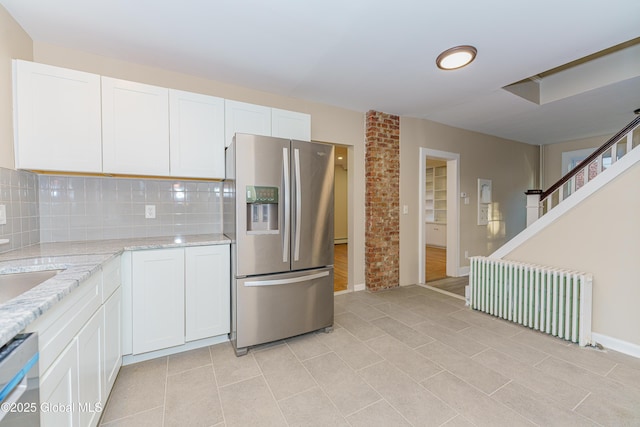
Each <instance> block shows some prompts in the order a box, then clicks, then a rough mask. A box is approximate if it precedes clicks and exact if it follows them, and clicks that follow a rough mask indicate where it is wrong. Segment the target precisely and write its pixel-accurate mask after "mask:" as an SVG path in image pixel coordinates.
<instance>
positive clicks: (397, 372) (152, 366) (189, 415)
mask: <svg viewBox="0 0 640 427" xmlns="http://www.w3.org/2000/svg"><path fill="white" fill-rule="evenodd" d="M101 423H102V424H103V425H104V426H305V425H309V426H334V425H335V426H340V425H344V426H349V425H351V426H366V427H372V426H385V427H386V426H410V425H420V426H422V425H425V426H427V425H428V426H430V425H433V426H448V427H451V426H470V425H490V426H500V425H504V426H518V425H539V426H553V425H557V426H570V425H571V426H572V425H603V426H623V425H625V426H632V425H640V359H635V358H632V357H629V356H625V355H623V354H620V353H616V352H612V351H601V350H597V349H593V348H586V349H585V348H579V347H577V346H576V345H573V344H568V343H566V342H565V341H562V340H560V339H557V338H552V337H549V336H547V335H544V334H541V333H538V332H534V331H531V330H529V329H527V328H524V327H521V326H518V325H514V324H512V323H508V322H505V321H501V320H497V319H495V318H493V317H490V316H488V315H485V314H482V313H478V312H473V311H470V310H468V309H467V308H465V307H464V305H463V302H462V301H461V300H459V299H455V298H452V297H450V296H447V295H443V294H441V293H438V292H436V291H432V290H428V289H425V288H422V287H419V286H410V287H403V288H399V289H395V290H391V291H387V292H383V293H377V294H372V293H368V292H357V293H350V294H343V295H339V296H337V297H336V299H335V330H334V331H333V332H332V333H329V334H325V333H312V334H307V335H305V336H302V337H297V338H294V339H289V340H286V341H283V342H279V343H275V344H272V345H268V346H264V347H261V348H258V349H253V350H251V351H249V354H248V355H246V356H244V357H240V358H236V357H235V355H234V354H233V350H232V349H231V346H230V344H229V343H224V344H219V345H216V346H212V347H208V348H203V349H199V350H193V351H189V352H185V353H182V354H178V355H174V356H169V357H163V358H159V359H155V360H152V361H148V362H143V363H139V364H135V365H130V366H126V367H123V368H122V370H121V371H120V374H119V376H118V380H117V382H116V385H115V387H114V390H113V392H112V395H111V398H110V400H109V402H108V404H107V407H106V409H105V412H104V414H103V416H102V420H101Z"/></svg>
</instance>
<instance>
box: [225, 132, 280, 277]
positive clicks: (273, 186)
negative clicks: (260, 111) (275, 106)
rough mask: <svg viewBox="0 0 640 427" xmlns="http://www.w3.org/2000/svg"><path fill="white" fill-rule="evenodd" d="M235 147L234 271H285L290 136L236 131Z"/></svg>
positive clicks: (249, 273)
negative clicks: (287, 137) (284, 137)
mask: <svg viewBox="0 0 640 427" xmlns="http://www.w3.org/2000/svg"><path fill="white" fill-rule="evenodd" d="M233 149H234V150H235V170H234V172H235V193H236V194H235V197H236V206H235V209H236V227H237V231H236V236H235V237H236V250H237V254H236V262H237V271H236V274H235V275H236V276H247V275H256V274H268V273H278V272H284V271H289V270H290V268H291V257H290V243H291V225H290V224H291V222H290V214H291V198H290V194H291V176H290V173H291V166H290V160H289V159H290V152H291V148H290V141H289V140H286V139H281V138H272V137H266V136H255V135H246V134H240V133H238V134H236V137H235V147H234V148H233ZM272 198H275V199H272Z"/></svg>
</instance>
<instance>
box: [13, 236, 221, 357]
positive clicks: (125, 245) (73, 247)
mask: <svg viewBox="0 0 640 427" xmlns="http://www.w3.org/2000/svg"><path fill="white" fill-rule="evenodd" d="M229 243H231V240H230V239H228V238H227V237H226V236H224V235H223V234H204V235H192V236H167V237H153V238H140V239H115V240H104V241H100V240H98V241H90V242H61V243H42V244H37V245H32V246H28V247H25V248H22V249H19V250H16V251H11V252H5V253H2V254H0V274H12V273H24V272H32V271H43V270H62V271H60V272H59V273H58V274H56V275H55V276H53V277H52V278H50V279H48V280H46V281H44V282H42V283H40V284H39V285H37V286H35V287H34V288H32V289H30V290H28V291H27V292H25V293H23V294H21V295H19V296H17V297H15V298H13V299H11V300H9V301H6V302H5V303H3V304H0V346H3V345H5V344H6V343H7V342H9V341H10V340H11V339H12V338H13V337H14V336H15V335H16V334H18V333H20V332H22V331H24V329H25V328H27V327H28V326H29V324H31V323H32V322H33V321H35V320H36V319H37V318H38V317H40V316H41V315H42V314H44V313H45V312H47V311H48V310H49V309H51V307H53V306H54V305H55V304H56V303H58V302H59V301H61V300H62V299H64V297H66V296H67V295H68V294H70V293H71V292H72V291H73V290H74V289H76V288H77V287H79V286H80V283H82V282H83V281H85V280H86V279H88V278H89V277H90V276H91V275H93V274H94V273H96V272H97V271H99V270H100V268H101V266H102V265H103V264H105V263H106V262H108V261H109V260H111V259H112V258H114V257H116V256H118V255H120V254H122V252H124V251H136V250H148V249H164V248H177V247H190V246H205V245H218V244H229Z"/></svg>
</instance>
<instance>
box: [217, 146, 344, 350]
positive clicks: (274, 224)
mask: <svg viewBox="0 0 640 427" xmlns="http://www.w3.org/2000/svg"><path fill="white" fill-rule="evenodd" d="M226 157H227V158H226V162H227V163H226V165H227V177H226V179H225V183H224V202H223V205H224V213H223V215H224V221H223V222H224V232H225V234H226V235H227V236H229V237H230V238H231V239H232V243H231V265H232V288H231V304H232V305H231V316H232V318H231V335H230V338H231V342H232V343H233V346H234V349H235V351H236V355H242V354H246V352H247V351H248V348H249V347H251V346H255V345H257V344H262V343H266V342H270V341H276V340H280V339H284V338H288V337H292V336H295V335H300V334H304V333H307V332H311V331H315V330H318V329H323V328H324V329H331V327H332V325H333V208H334V207H333V179H334V164H333V146H332V145H329V144H320V143H312V142H304V141H295V140H288V139H282V138H273V137H266V136H256V135H247V134H236V136H235V138H234V141H233V143H232V144H231V145H230V146H229V147H227V150H226Z"/></svg>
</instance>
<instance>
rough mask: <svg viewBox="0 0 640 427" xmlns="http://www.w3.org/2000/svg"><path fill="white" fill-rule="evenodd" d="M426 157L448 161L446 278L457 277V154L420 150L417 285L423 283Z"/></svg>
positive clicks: (458, 178)
mask: <svg viewBox="0 0 640 427" xmlns="http://www.w3.org/2000/svg"><path fill="white" fill-rule="evenodd" d="M427 157H430V158H435V159H438V160H445V161H446V162H447V276H452V277H459V276H460V198H459V197H458V195H459V194H460V154H458V153H451V152H448V151H441V150H433V149H431V148H425V147H420V174H419V175H420V178H419V179H420V182H419V185H418V189H419V193H418V194H419V198H418V200H420V209H419V215H418V221H419V223H418V257H419V262H418V283H421V284H424V283H425V270H426V265H425V255H426V254H425V246H426V244H427V242H426V239H425V236H424V230H425V225H424V220H425V212H424V210H425V201H424V194H425V181H426V173H427Z"/></svg>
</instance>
